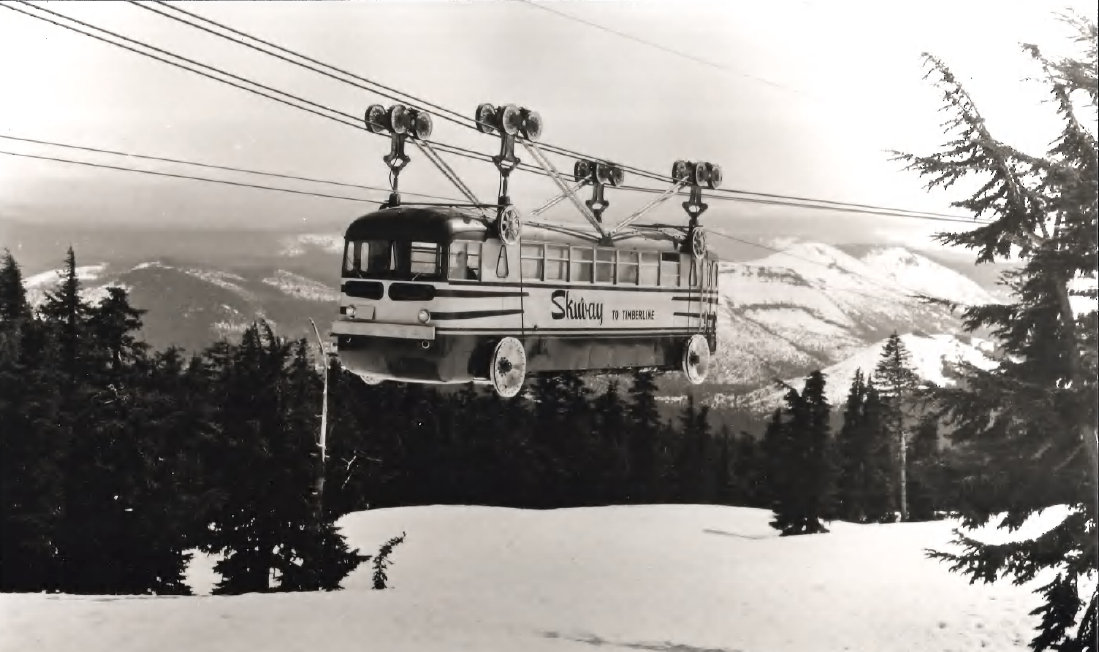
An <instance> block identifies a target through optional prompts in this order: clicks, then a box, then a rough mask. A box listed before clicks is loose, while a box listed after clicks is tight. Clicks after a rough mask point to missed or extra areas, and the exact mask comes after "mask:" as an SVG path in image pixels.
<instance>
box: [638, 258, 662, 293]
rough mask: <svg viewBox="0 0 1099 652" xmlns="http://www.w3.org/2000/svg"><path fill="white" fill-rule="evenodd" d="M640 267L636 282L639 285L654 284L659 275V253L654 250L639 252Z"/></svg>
mask: <svg viewBox="0 0 1099 652" xmlns="http://www.w3.org/2000/svg"><path fill="white" fill-rule="evenodd" d="M640 255H641V268H640V270H639V271H638V274H639V276H638V282H639V283H640V284H641V285H656V284H657V280H658V279H659V276H660V254H658V253H656V252H655V251H642V252H641V254H640Z"/></svg>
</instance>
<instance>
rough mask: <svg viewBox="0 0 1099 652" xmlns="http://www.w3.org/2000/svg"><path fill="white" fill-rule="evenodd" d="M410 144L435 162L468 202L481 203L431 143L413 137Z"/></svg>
mask: <svg viewBox="0 0 1099 652" xmlns="http://www.w3.org/2000/svg"><path fill="white" fill-rule="evenodd" d="M412 144H413V145H415V146H416V149H418V150H420V152H421V153H422V154H423V155H424V156H425V157H427V160H429V161H431V162H432V163H434V164H435V167H437V168H439V171H440V172H442V173H443V176H445V177H446V178H447V179H448V180H450V182H451V183H453V184H454V186H455V187H456V188H457V189H458V192H460V193H462V194H463V195H465V198H466V199H468V200H469V202H470V203H472V204H481V203H482V202H481V201H480V200H478V199H477V195H475V194H473V191H472V190H470V188H469V186H467V185H466V184H465V182H464V181H462V179H461V177H459V176H458V173H457V172H455V171H454V169H453V168H451V167H450V164H448V163H447V162H446V161H444V160H443V157H442V156H440V155H439V154H438V153H437V152H436V151H435V150H434V148H432V146H431V144H429V143H422V142H420V141H418V140H415V139H413V141H412ZM482 215H484V211H482Z"/></svg>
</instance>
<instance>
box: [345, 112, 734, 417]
mask: <svg viewBox="0 0 1099 652" xmlns="http://www.w3.org/2000/svg"><path fill="white" fill-rule="evenodd" d="M366 124H367V127H368V128H369V129H370V130H371V131H374V132H382V133H385V132H388V133H389V135H390V137H391V151H390V153H389V154H388V155H387V156H386V157H385V161H386V163H387V164H388V165H389V166H390V170H391V173H392V174H391V180H392V188H393V192H392V193H391V195H390V197H389V200H388V201H387V202H386V203H385V204H384V205H383V206H382V208H381V209H379V210H377V211H375V212H372V213H368V214H366V215H364V216H362V217H360V218H358V219H356V220H354V221H353V222H352V223H351V224H350V226H349V227H348V228H347V232H346V236H345V249H344V257H343V267H342V270H341V278H342V281H341V287H340V307H339V312H340V317H339V319H338V320H337V321H335V322H334V323H333V325H332V336H333V339H334V341H335V345H336V350H337V353H338V355H339V357H340V360H341V362H342V364H343V365H344V367H345V368H347V369H349V370H351V371H353V372H355V373H357V374H360V375H362V376H365V377H370V378H373V379H383V380H395V381H402V382H413V383H466V382H478V383H489V384H491V385H492V387H493V389H494V390H495V391H496V393H497V394H499V395H501V396H504V397H511V396H515V395H516V394H517V393H519V391H520V389H521V388H522V385H523V381H524V379H525V378H526V377H527V376H528V375H530V374H539V373H548V372H561V371H583V372H596V371H620V370H625V369H631V368H656V369H661V370H672V369H680V370H682V372H683V373H684V374H685V376H686V378H687V380H689V381H690V382H692V383H701V382H703V380H704V379H705V377H706V373H707V370H708V367H709V364H710V356H711V354H712V353H714V351H715V350H716V347H717V341H716V314H715V308H716V303H717V278H718V274H717V265H716V261H715V260H714V258H713V257H712V256H711V255H710V254H709V252H708V251H707V249H706V242H705V235H704V233H703V231H702V229H701V227H699V225H698V216H699V215H700V214H701V213H702V211H704V210H705V208H706V205H705V204H703V203H702V201H701V188H702V187H703V186H706V187H709V188H715V187H717V185H718V184H719V183H720V181H721V170H720V168H719V167H718V166H716V165H713V164H709V163H703V162H698V163H695V162H687V161H677V162H676V163H675V165H674V166H673V170H672V172H673V174H672V178H673V183H672V186H671V188H669V189H668V190H667V191H666V192H664V193H663V194H662V195H660V196H659V197H657V198H656V199H654V200H653V201H652V202H650V203H649V205H648V206H646V207H645V208H643V209H641V210H639V211H637V212H636V213H634V214H633V215H631V216H629V217H628V218H626V219H625V220H622V221H621V222H619V223H618V224H617V225H615V226H614V227H613V228H611V227H607V226H604V225H603V223H602V213H603V211H604V210H605V209H606V207H607V205H608V203H607V201H606V200H605V199H604V197H603V193H604V189H605V188H606V187H608V186H609V187H614V186H617V185H620V184H621V183H622V180H623V173H622V171H621V169H620V168H619V167H617V166H615V165H614V164H610V163H606V162H602V161H588V160H579V161H577V162H576V164H575V166H574V169H573V175H572V179H571V182H572V183H571V185H570V183H569V180H567V179H565V178H564V177H563V176H562V175H561V174H560V173H559V172H558V171H557V170H556V168H554V166H553V164H552V163H551V162H550V161H549V160H548V159H547V158H546V157H545V154H544V153H543V151H542V150H541V148H540V147H539V146H538V145H537V144H536V143H535V141H536V140H537V138H538V136H539V135H540V133H541V119H540V118H539V116H538V114H537V113H534V112H533V111H529V110H527V109H520V108H518V107H516V106H514V105H507V106H503V107H499V108H497V107H493V106H492V105H489V104H483V105H481V106H480V107H478V110H477V127H478V128H479V129H480V130H481V131H484V132H486V133H497V134H499V135H500V140H501V148H500V154H499V155H498V156H496V157H494V158H493V161H494V163H495V164H496V166H497V168H498V170H499V172H500V192H499V198H498V201H497V203H495V204H484V203H480V202H478V201H477V199H476V197H475V196H474V195H473V193H472V191H470V190H469V188H468V186H466V185H465V184H464V183H463V182H462V181H461V180H460V179H459V178H458V176H457V174H455V173H454V171H453V170H452V169H451V168H450V167H449V166H448V165H447V164H446V162H445V161H443V160H442V158H441V157H439V156H438V153H437V152H436V151H435V150H434V148H433V147H432V146H431V144H430V143H429V142H427V140H426V139H427V137H428V136H429V134H430V133H431V119H430V116H429V115H427V114H426V113H423V112H419V111H417V110H415V109H409V108H407V107H404V106H402V105H394V106H393V107H390V109H389V110H385V109H384V108H383V107H381V106H379V105H374V106H371V107H370V108H369V109H368V110H367V113H366ZM409 141H411V142H412V143H413V144H414V145H415V146H416V147H417V148H418V149H420V151H422V152H423V153H424V155H425V156H426V157H427V158H428V159H429V160H431V161H432V163H434V164H435V165H436V166H437V167H439V169H440V170H441V171H442V172H443V174H444V175H445V176H447V177H448V179H450V180H451V181H452V182H453V183H454V184H455V186H456V187H457V188H458V189H459V190H460V191H461V192H462V193H463V194H464V195H465V197H466V198H467V199H468V200H469V203H468V204H415V203H407V202H402V201H401V197H400V194H399V192H398V181H399V174H400V171H401V170H402V169H403V168H404V166H405V165H406V164H407V163H408V161H409V157H408V156H407V155H406V154H405V151H404V149H405V145H406V143H407V142H409ZM517 143H519V144H521V145H522V146H523V147H524V148H525V149H526V150H527V151H528V152H529V153H530V154H531V156H532V158H534V160H535V161H537V162H538V164H539V165H540V166H541V167H542V169H543V170H544V172H545V173H546V174H547V175H548V176H550V178H551V179H553V180H554V182H555V183H556V184H557V185H558V187H559V188H560V190H561V191H562V193H561V195H559V196H558V197H555V198H554V199H553V200H551V201H549V202H548V203H546V204H545V205H544V206H542V207H541V208H539V209H537V210H535V211H533V212H532V215H533V216H535V217H536V216H537V215H538V214H540V213H541V212H543V211H544V210H546V209H548V208H549V207H551V206H553V205H555V204H557V203H558V202H560V201H562V200H563V199H566V198H567V199H571V200H572V202H573V204H574V205H575V206H576V207H577V209H578V210H579V211H580V213H581V214H582V215H583V216H584V217H585V218H587V220H588V222H589V223H590V224H591V226H592V227H593V229H592V230H587V229H582V228H579V227H577V226H575V225H567V224H560V223H551V222H540V221H538V220H537V219H532V218H527V219H524V218H522V217H521V216H520V214H519V212H518V211H517V209H516V208H515V207H514V206H513V205H512V203H511V200H510V198H509V197H508V194H507V184H508V175H509V174H510V172H511V171H513V170H514V169H516V168H517V167H518V165H519V159H518V158H517V157H516V156H515V151H514V150H515V144H517ZM584 186H591V188H592V197H591V199H589V200H587V201H584V202H581V201H580V200H579V199H578V198H577V196H576V193H577V191H578V190H579V189H580V188H582V187H584ZM686 188H689V189H690V199H689V200H688V201H687V202H685V203H684V204H683V207H684V209H685V210H686V211H687V215H688V218H689V224H688V225H687V227H686V228H683V227H674V226H670V225H667V224H651V225H638V224H636V223H635V222H636V220H637V219H638V218H639V217H641V216H642V215H643V214H644V213H646V212H648V210H650V209H651V208H653V207H655V206H657V205H659V204H660V203H662V202H663V201H665V200H666V199H668V198H670V197H672V196H674V195H676V194H678V192H679V191H680V190H681V189H686Z"/></svg>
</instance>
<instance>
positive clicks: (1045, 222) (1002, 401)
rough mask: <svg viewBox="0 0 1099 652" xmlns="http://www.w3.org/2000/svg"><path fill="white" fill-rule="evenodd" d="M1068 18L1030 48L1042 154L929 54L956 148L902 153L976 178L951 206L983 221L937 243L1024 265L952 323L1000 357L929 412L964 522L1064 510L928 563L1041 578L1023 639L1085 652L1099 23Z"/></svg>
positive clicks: (1089, 626) (1092, 552) (1097, 373)
mask: <svg viewBox="0 0 1099 652" xmlns="http://www.w3.org/2000/svg"><path fill="white" fill-rule="evenodd" d="M1067 22H1068V23H1069V24H1070V25H1072V26H1073V27H1074V28H1075V30H1076V39H1075V40H1076V43H1077V45H1078V46H1079V54H1078V55H1075V56H1073V57H1071V58H1066V59H1061V60H1049V59H1047V58H1046V57H1045V56H1044V55H1043V54H1042V53H1041V51H1040V50H1039V49H1038V48H1037V47H1035V46H1032V45H1027V46H1025V49H1026V51H1027V52H1028V53H1029V54H1030V55H1031V56H1032V58H1033V60H1034V61H1035V63H1036V66H1037V69H1038V72H1039V73H1040V83H1042V84H1043V85H1044V87H1045V89H1047V90H1048V91H1049V96H1050V98H1051V100H1052V106H1054V107H1055V109H1056V113H1057V117H1058V118H1059V121H1060V124H1061V132H1060V134H1059V135H1058V137H1057V138H1056V139H1055V141H1054V142H1053V144H1052V146H1051V147H1050V149H1049V150H1048V151H1047V152H1046V154H1045V155H1044V156H1033V155H1031V154H1028V153H1024V152H1022V151H1019V150H1018V149H1017V148H1014V147H1012V146H1011V145H1009V144H1008V143H1005V142H1003V141H1001V140H998V139H997V138H996V137H995V136H994V135H993V133H992V132H991V131H990V128H989V123H988V122H986V120H985V118H984V116H983V115H982V114H981V113H980V112H979V111H978V109H977V106H976V103H975V102H974V100H973V98H972V97H971V96H970V95H969V94H968V92H967V91H966V89H965V88H964V87H963V86H962V84H961V82H960V81H959V80H958V78H957V77H955V75H954V73H953V72H952V71H951V70H950V69H949V68H948V67H947V65H946V64H945V63H944V62H942V61H941V60H939V59H937V58H935V57H932V56H930V55H927V56H926V61H927V64H928V67H929V76H930V77H931V78H932V79H933V80H934V82H935V83H936V85H937V87H938V88H940V89H941V90H942V91H943V97H944V100H945V107H944V109H945V111H947V112H948V113H949V115H950V116H951V119H950V120H949V122H947V123H946V124H945V125H944V126H945V127H946V129H947V130H948V132H949V134H950V135H951V137H952V140H951V141H950V142H949V143H948V144H947V145H946V146H945V149H943V150H942V151H939V152H937V153H933V154H930V155H927V156H916V155H910V154H902V155H900V156H901V158H902V159H903V160H905V161H907V162H908V163H909V168H910V169H912V170H915V171H917V172H919V173H920V174H921V175H923V176H926V177H928V178H929V179H930V181H929V187H950V186H951V185H953V184H955V183H957V182H959V181H963V180H965V181H976V182H977V184H976V185H977V190H976V191H975V192H974V193H973V194H972V195H971V196H969V197H968V198H965V199H963V200H960V201H957V202H955V204H954V205H955V206H957V207H959V208H963V209H966V210H969V211H971V212H972V213H973V214H974V216H975V217H980V218H984V219H985V220H987V223H985V224H982V225H980V226H978V227H977V228H974V229H971V230H968V231H962V232H955V233H944V234H941V235H940V236H939V238H940V240H941V241H942V242H943V243H945V244H950V245H957V246H962V247H965V248H968V249H972V250H974V251H975V252H976V258H977V262H978V263H985V262H992V261H995V260H1003V259H1008V258H1017V259H1018V260H1019V262H1020V264H1021V266H1020V267H1019V268H1018V269H1017V270H1016V271H1014V272H1012V273H1009V274H1006V275H1005V276H1004V281H1005V282H1006V284H1007V286H1008V287H1009V289H1010V290H1011V292H1012V295H1011V300H1010V302H1008V303H1006V304H1003V305H986V306H972V307H968V308H966V309H965V311H964V313H963V318H964V321H965V324H966V327H967V328H969V329H977V328H987V329H989V330H991V331H992V332H993V333H994V335H995V338H996V340H997V344H998V345H999V349H1000V351H1002V353H1000V354H998V357H997V363H998V364H997V366H996V367H995V368H992V369H981V368H979V367H976V366H974V365H961V366H960V368H959V370H958V372H959V374H960V382H959V383H957V384H956V385H955V386H953V387H951V388H945V389H940V390H938V391H937V392H936V399H937V406H938V416H940V417H941V418H942V419H944V423H945V424H946V425H947V426H948V427H950V428H951V429H952V430H953V433H952V435H951V437H952V441H953V443H954V445H955V447H956V448H957V449H958V451H959V459H960V461H961V463H962V466H961V467H960V471H961V472H962V473H963V474H964V481H965V483H966V491H965V492H964V495H963V498H964V500H963V502H962V504H961V505H960V507H961V512H962V516H963V525H964V526H966V527H975V526H981V525H985V524H987V523H989V522H990V521H993V520H994V521H995V523H994V524H995V525H997V526H999V527H1003V528H1007V529H1009V530H1010V529H1014V528H1016V527H1018V526H1019V525H1020V524H1021V523H1023V522H1024V521H1026V520H1027V518H1028V517H1030V516H1032V515H1033V514H1035V513H1036V512H1038V511H1040V510H1042V509H1045V508H1048V507H1050V506H1053V505H1067V506H1068V509H1069V515H1068V516H1067V517H1066V518H1065V519H1064V520H1063V521H1062V522H1061V523H1059V524H1057V525H1056V526H1054V527H1053V528H1052V529H1050V530H1049V531H1048V532H1046V533H1044V534H1041V535H1039V536H1037V537H1035V538H1033V539H1028V540H1024V541H1017V542H1009V543H985V542H982V541H979V540H977V539H975V538H973V537H970V536H968V535H967V534H965V533H964V532H962V531H959V532H958V534H957V541H958V543H959V544H960V546H961V552H957V553H955V552H935V553H933V556H935V557H937V558H939V559H942V560H945V561H948V562H949V563H950V564H951V568H952V569H953V570H955V571H958V572H962V573H965V574H967V575H969V576H970V578H971V580H973V581H977V580H981V581H993V580H995V579H997V578H999V577H1000V576H1004V575H1007V576H1011V578H1012V579H1013V581H1015V582H1026V581H1029V580H1031V579H1033V578H1035V577H1036V576H1038V574H1039V573H1043V574H1047V576H1050V577H1052V579H1051V580H1049V581H1048V582H1047V583H1045V584H1044V585H1043V586H1042V588H1041V589H1040V593H1041V595H1042V602H1043V604H1042V605H1041V606H1039V607H1038V608H1037V609H1035V611H1034V612H1033V613H1034V614H1035V615H1037V616H1039V617H1040V625H1039V632H1038V634H1037V636H1036V637H1035V638H1034V639H1033V640H1032V641H1031V646H1032V647H1033V648H1034V649H1036V650H1049V649H1056V650H1085V649H1090V650H1094V649H1095V645H1096V635H1097V630H1099V626H1097V623H1099V615H1097V596H1099V594H1097V589H1096V583H1095V581H1094V577H1095V573H1096V568H1097V565H1099V563H1097V561H1099V560H1097V543H1096V542H1097V536H1096V534H1097V533H1096V529H1095V528H1096V521H1097V520H1099V518H1097V517H1099V514H1097V511H1099V508H1097V505H1096V495H1097V489H1099V477H1097V476H1099V452H1097V447H1099V444H1097V438H1096V425H1097V421H1096V404H1097V403H1099V400H1097V399H1099V396H1097V388H1096V386H1097V378H1099V370H1097V368H1096V364H1097V359H1099V355H1097V346H1096V331H1097V325H1099V324H1097V312H1096V304H1095V299H1096V290H1095V278H1096V269H1097V265H1099V255H1097V242H1096V241H1097V235H1096V232H1097V215H1096V212H1097V195H1099V193H1097V185H1099V146H1097V143H1096V137H1095V133H1094V131H1093V130H1089V128H1088V126H1086V125H1087V119H1086V118H1085V117H1084V116H1085V115H1089V116H1091V124H1092V125H1094V115H1095V111H1096V110H1097V109H1099V84H1097V80H1096V69H1097V66H1099V29H1097V28H1096V25H1095V23H1094V22H1092V21H1086V20H1084V19H1081V18H1075V19H1070V20H1068V21H1067ZM1089 286H1090V287H1089ZM1074 304H1075V305H1074Z"/></svg>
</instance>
